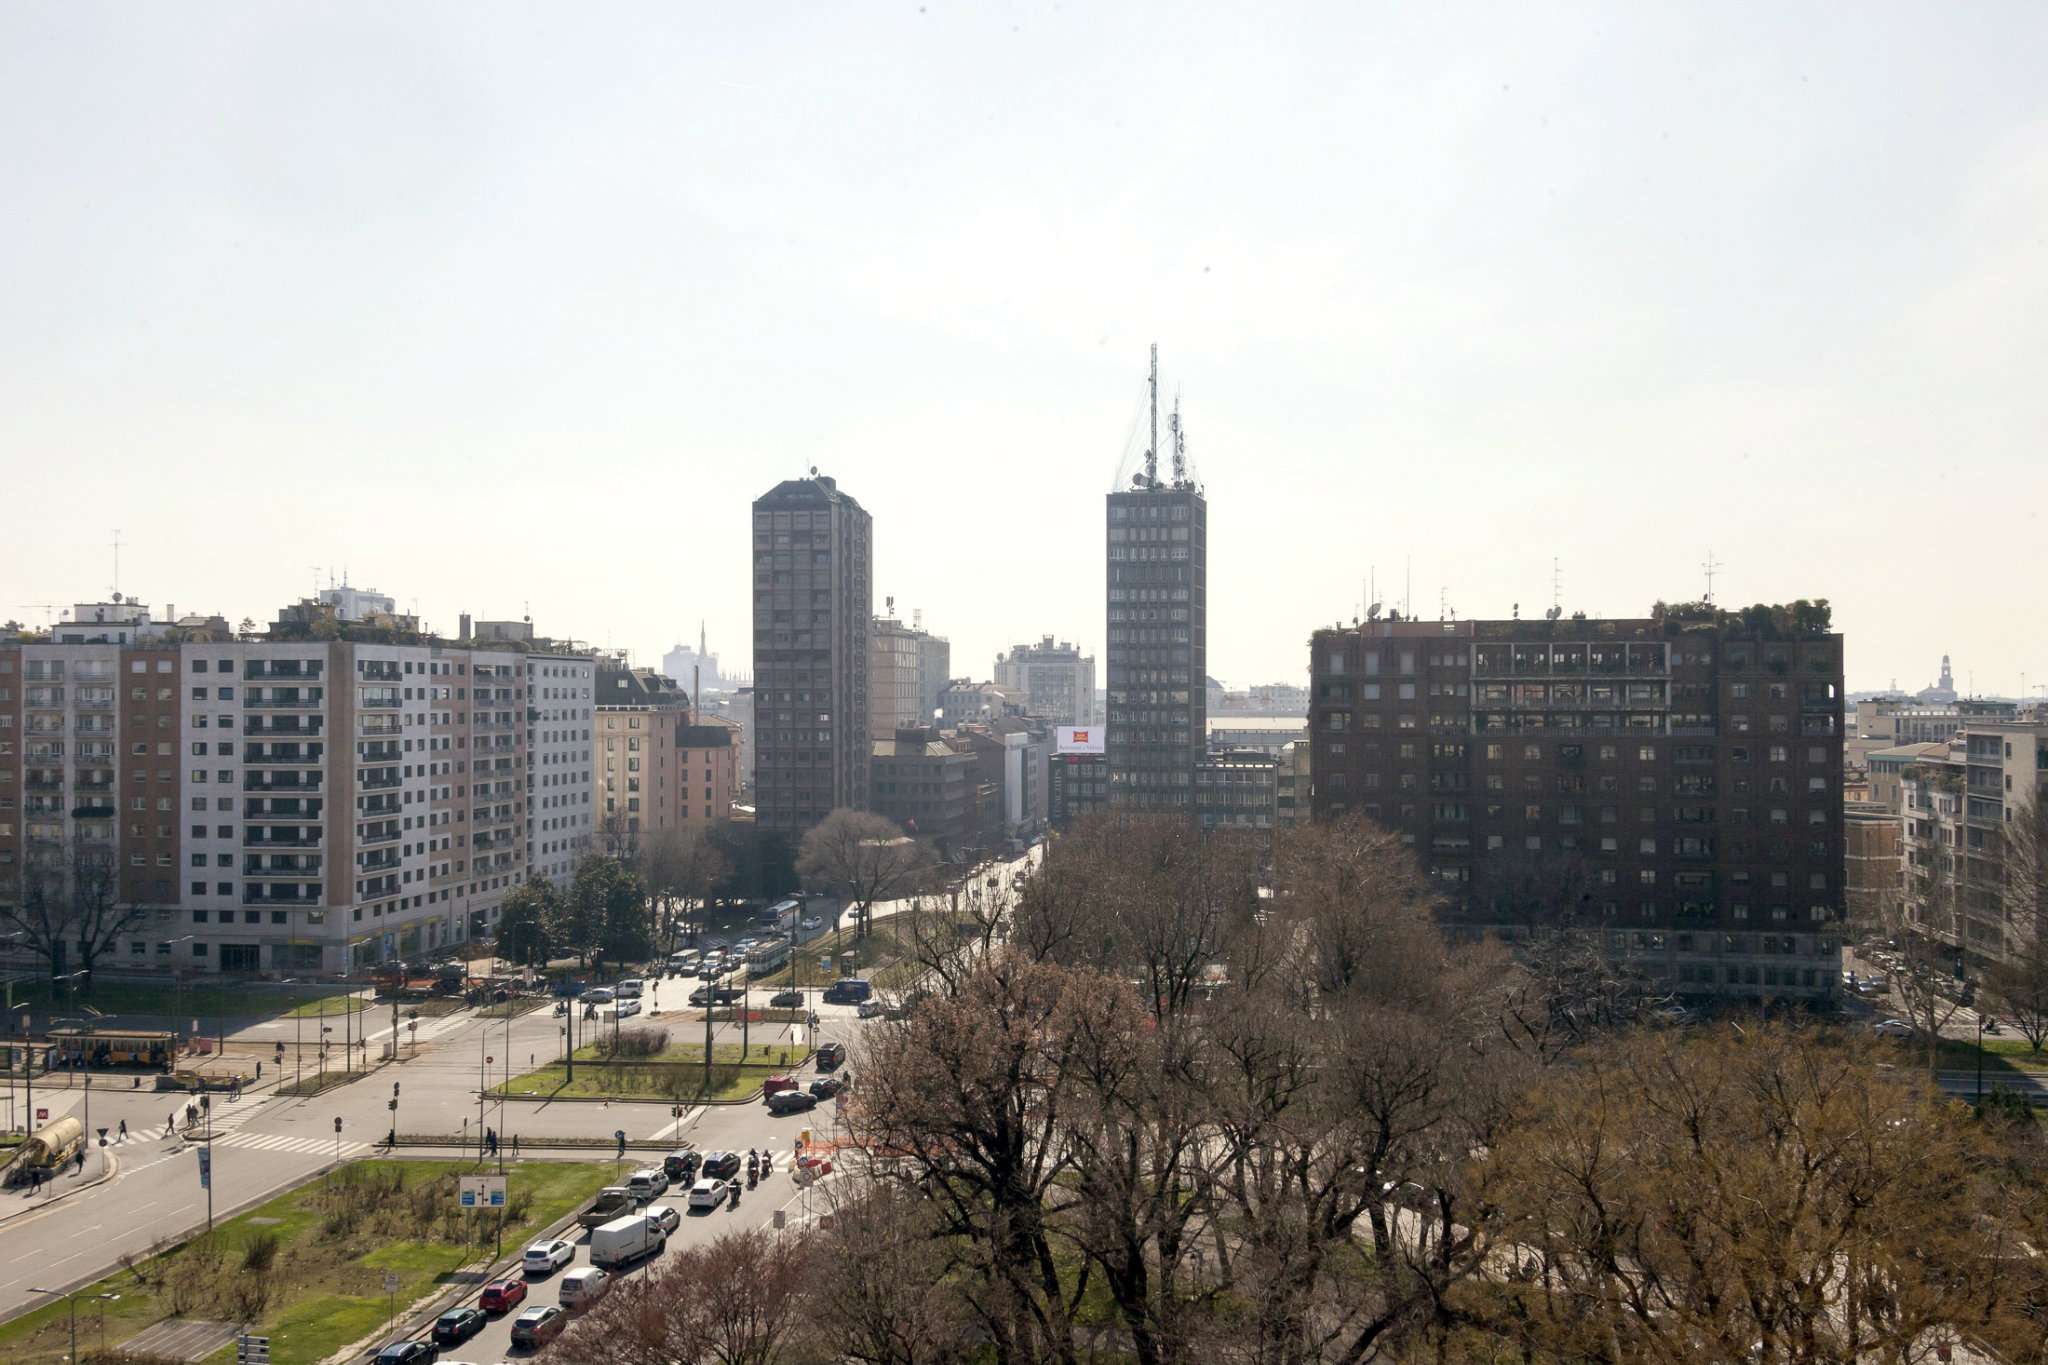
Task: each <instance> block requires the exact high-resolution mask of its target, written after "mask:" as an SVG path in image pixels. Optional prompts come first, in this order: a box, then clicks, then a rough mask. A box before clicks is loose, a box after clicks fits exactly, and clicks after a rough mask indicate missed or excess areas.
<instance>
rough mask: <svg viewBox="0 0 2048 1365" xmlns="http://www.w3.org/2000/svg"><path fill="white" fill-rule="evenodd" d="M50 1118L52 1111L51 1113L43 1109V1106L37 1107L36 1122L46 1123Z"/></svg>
mask: <svg viewBox="0 0 2048 1365" xmlns="http://www.w3.org/2000/svg"><path fill="white" fill-rule="evenodd" d="M49 1117H50V1111H49V1110H47V1109H45V1108H43V1107H42V1106H41V1105H37V1106H36V1122H37V1123H42V1122H44V1121H46V1120H47V1119H48V1118H49Z"/></svg>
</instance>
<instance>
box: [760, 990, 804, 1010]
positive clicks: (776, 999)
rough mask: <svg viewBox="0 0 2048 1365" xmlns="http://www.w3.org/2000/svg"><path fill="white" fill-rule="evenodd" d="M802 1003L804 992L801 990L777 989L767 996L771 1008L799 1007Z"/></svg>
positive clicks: (790, 1008)
mask: <svg viewBox="0 0 2048 1365" xmlns="http://www.w3.org/2000/svg"><path fill="white" fill-rule="evenodd" d="M803 1003H804V993H803V992H802V991H777V992H775V994H773V995H771V996H769V997H768V1004H769V1007H770V1008H771V1009H778V1010H794V1009H801V1008H803Z"/></svg>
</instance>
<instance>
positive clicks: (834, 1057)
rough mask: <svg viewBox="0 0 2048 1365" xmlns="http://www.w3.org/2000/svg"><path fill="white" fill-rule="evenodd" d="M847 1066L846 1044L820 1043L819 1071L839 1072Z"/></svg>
mask: <svg viewBox="0 0 2048 1365" xmlns="http://www.w3.org/2000/svg"><path fill="white" fill-rule="evenodd" d="M844 1065H846V1044H844V1043H820V1044H819V1045H818V1070H820V1071H837V1070H838V1069H839V1068H840V1067H842V1066H844Z"/></svg>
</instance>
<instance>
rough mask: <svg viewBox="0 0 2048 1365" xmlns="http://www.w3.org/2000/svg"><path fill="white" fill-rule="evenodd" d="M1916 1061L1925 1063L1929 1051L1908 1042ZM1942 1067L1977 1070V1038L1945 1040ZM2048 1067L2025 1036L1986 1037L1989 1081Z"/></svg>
mask: <svg viewBox="0 0 2048 1365" xmlns="http://www.w3.org/2000/svg"><path fill="white" fill-rule="evenodd" d="M1901 1050H1902V1051H1904V1052H1905V1053H1907V1054H1908V1055H1909V1056H1910V1057H1912V1058H1913V1059H1914V1060H1917V1061H1920V1062H1923V1063H1924V1062H1925V1060H1926V1057H1927V1052H1926V1049H1925V1047H1924V1046H1923V1045H1922V1044H1919V1043H1915V1042H1907V1043H1905V1044H1904V1046H1903V1048H1902V1049H1901ZM1940 1066H1941V1069H1942V1070H1944V1071H1974V1070H1976V1068H1977V1044H1976V1041H1975V1040H1974V1039H1972V1040H1970V1041H1968V1042H1965V1041H1964V1040H1962V1039H1959V1038H1944V1039H1942V1040H1941V1054H1940ZM2043 1066H2048V1057H2044V1056H2040V1055H2036V1054H2035V1052H2034V1050H2033V1049H2032V1048H2030V1047H2028V1046H2027V1040H2026V1039H2024V1038H1986V1039H1985V1040H1984V1078H1985V1081H1986V1083H1987V1084H1988V1083H1989V1082H1990V1080H1991V1079H1992V1078H1993V1077H1996V1076H2010V1075H2019V1074H2023V1073H2025V1072H2028V1071H2035V1070H2039V1069H2040V1068H2041V1067H2043Z"/></svg>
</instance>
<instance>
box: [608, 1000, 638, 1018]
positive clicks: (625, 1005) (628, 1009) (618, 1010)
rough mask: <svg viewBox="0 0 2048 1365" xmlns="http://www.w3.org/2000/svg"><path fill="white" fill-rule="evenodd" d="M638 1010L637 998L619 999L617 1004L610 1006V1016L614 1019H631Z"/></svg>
mask: <svg viewBox="0 0 2048 1365" xmlns="http://www.w3.org/2000/svg"><path fill="white" fill-rule="evenodd" d="M639 1012H640V1002H639V1001H638V1000H621V1001H620V1002H619V1003H618V1004H616V1005H613V1006H612V1017H613V1018H615V1019H631V1018H632V1017H633V1016H634V1015H636V1014H638V1013H639Z"/></svg>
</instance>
